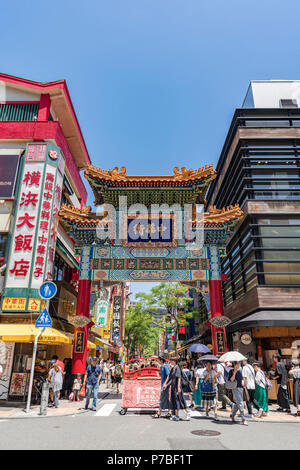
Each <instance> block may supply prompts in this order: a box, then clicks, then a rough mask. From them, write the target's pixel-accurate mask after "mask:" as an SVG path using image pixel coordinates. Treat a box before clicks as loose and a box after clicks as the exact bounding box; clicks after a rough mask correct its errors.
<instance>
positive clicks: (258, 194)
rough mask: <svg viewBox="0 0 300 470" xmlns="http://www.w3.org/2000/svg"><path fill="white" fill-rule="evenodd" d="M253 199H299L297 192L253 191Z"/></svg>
mask: <svg viewBox="0 0 300 470" xmlns="http://www.w3.org/2000/svg"><path fill="white" fill-rule="evenodd" d="M253 199H276V200H285V199H300V192H299V191H290V192H287V191H255V192H253Z"/></svg>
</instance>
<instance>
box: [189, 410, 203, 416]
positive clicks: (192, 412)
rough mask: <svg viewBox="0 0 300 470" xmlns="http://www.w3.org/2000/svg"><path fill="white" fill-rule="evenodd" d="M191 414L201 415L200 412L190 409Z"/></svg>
mask: <svg viewBox="0 0 300 470" xmlns="http://www.w3.org/2000/svg"><path fill="white" fill-rule="evenodd" d="M191 416H202V414H201V413H200V411H197V410H192V411H191Z"/></svg>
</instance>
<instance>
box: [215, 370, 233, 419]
mask: <svg viewBox="0 0 300 470" xmlns="http://www.w3.org/2000/svg"><path fill="white" fill-rule="evenodd" d="M216 372H217V373H219V375H218V400H219V401H220V402H221V403H222V407H221V408H219V410H222V411H226V406H227V405H228V406H230V407H232V406H233V403H232V402H231V400H230V399H229V397H228V396H227V393H226V388H225V374H226V378H228V373H229V372H228V371H227V368H226V366H225V365H224V364H217V365H216Z"/></svg>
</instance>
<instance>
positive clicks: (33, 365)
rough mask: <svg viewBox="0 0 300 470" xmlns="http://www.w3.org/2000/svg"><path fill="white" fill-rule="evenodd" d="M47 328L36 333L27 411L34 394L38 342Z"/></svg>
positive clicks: (27, 411)
mask: <svg viewBox="0 0 300 470" xmlns="http://www.w3.org/2000/svg"><path fill="white" fill-rule="evenodd" d="M45 329H46V328H42V329H41V331H40V332H39V333H38V334H37V335H36V337H35V340H34V344H33V353H32V363H31V372H30V381H29V389H28V397H27V406H26V410H25V411H26V413H29V411H30V402H31V394H32V385H33V377H34V368H35V358H36V351H37V344H38V340H39V337H40V336H41V334H43V333H44V331H45Z"/></svg>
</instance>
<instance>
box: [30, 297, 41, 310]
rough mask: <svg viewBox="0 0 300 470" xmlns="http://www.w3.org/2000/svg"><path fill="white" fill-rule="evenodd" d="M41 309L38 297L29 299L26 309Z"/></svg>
mask: <svg viewBox="0 0 300 470" xmlns="http://www.w3.org/2000/svg"><path fill="white" fill-rule="evenodd" d="M40 309H41V300H40V299H29V302H28V310H30V311H31V312H39V311H40Z"/></svg>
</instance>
